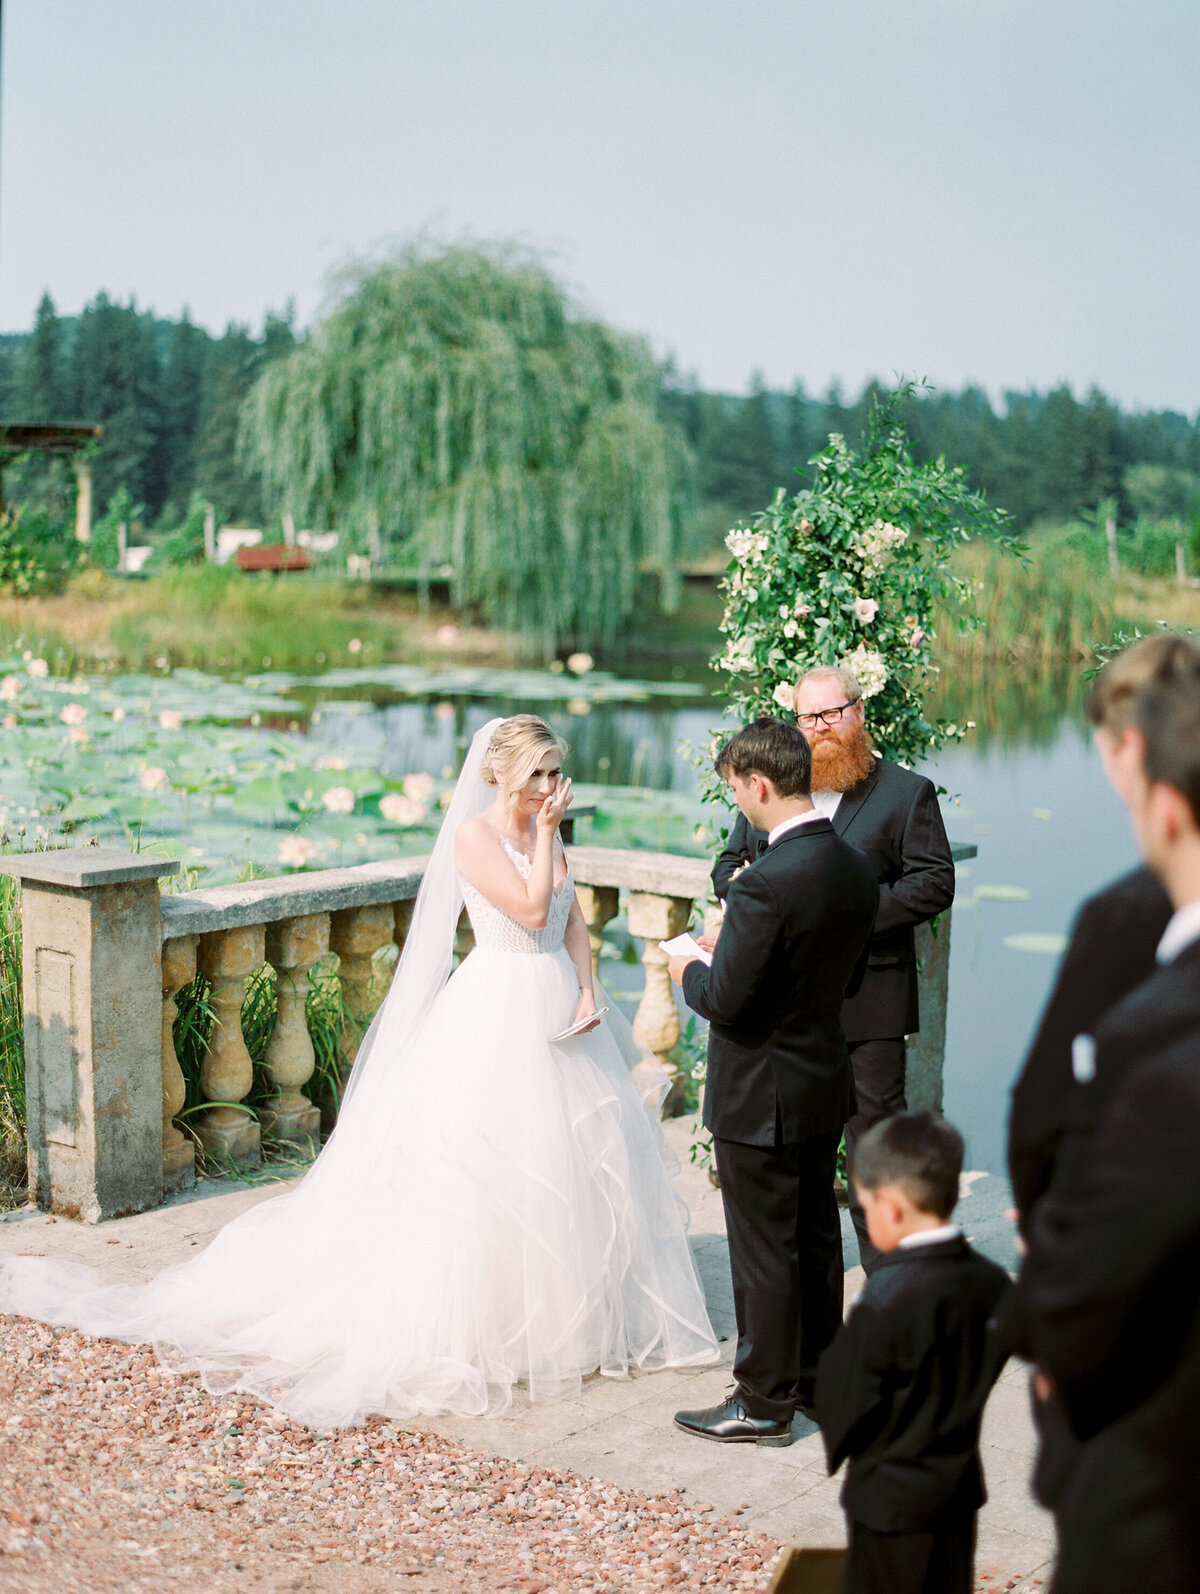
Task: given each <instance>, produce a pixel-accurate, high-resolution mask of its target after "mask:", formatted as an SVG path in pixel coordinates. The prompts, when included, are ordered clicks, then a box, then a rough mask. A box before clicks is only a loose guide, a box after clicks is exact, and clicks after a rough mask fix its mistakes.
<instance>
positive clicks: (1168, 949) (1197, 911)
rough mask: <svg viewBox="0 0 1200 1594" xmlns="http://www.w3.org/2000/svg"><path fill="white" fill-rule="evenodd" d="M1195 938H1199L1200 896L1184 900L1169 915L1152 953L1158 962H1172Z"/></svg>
mask: <svg viewBox="0 0 1200 1594" xmlns="http://www.w3.org/2000/svg"><path fill="white" fill-rule="evenodd" d="M1196 940H1200V897H1197V899H1196V900H1195V902H1185V903H1184V905H1183V907H1182V908H1177V909H1176V910H1175V912H1174V913H1173V914H1172V915H1171V920H1170V923H1169V924H1168V925H1167V927H1166V929H1165V930H1164V931H1163V934H1162V940H1161V941H1160V942H1159V943H1158V951H1157V952H1156V953H1155V954H1154V955H1155V957H1157V959H1158V961H1159V962H1160V963H1173V962H1174V961H1175V959H1176V958H1177V957H1178V956H1179V954H1180V953H1181V952H1182V951H1183V949H1184V948H1185V947H1189V946H1191V944H1192V942H1193V941H1196Z"/></svg>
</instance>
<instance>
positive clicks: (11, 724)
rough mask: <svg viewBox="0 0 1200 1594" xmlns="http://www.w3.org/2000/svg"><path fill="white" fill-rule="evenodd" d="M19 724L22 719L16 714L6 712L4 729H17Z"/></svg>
mask: <svg viewBox="0 0 1200 1594" xmlns="http://www.w3.org/2000/svg"><path fill="white" fill-rule="evenodd" d="M19 724H20V721H19V720H18V719H17V716H16V715H15V714H6V715H5V716H4V729H5V730H6V731H15V730H16V728H17V726H18V725H19Z"/></svg>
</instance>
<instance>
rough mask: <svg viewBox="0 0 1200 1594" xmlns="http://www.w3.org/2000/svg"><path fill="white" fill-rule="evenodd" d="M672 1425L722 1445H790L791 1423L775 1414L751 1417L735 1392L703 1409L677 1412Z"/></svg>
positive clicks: (699, 1437)
mask: <svg viewBox="0 0 1200 1594" xmlns="http://www.w3.org/2000/svg"><path fill="white" fill-rule="evenodd" d="M675 1423H676V1426H677V1427H679V1428H682V1429H683V1430H684V1432H685V1433H694V1434H695V1435H696V1437H697V1438H698V1439H715V1440H716V1442H717V1443H718V1444H722V1445H790V1444H791V1442H792V1424H791V1421H790V1419H789V1420H788V1421H786V1422H785V1421H783V1420H782V1419H781V1418H775V1417H751V1416H750V1414H749V1413H748V1412H747V1410H746V1408H745V1407H744V1406H743V1405H742V1403H741V1401H740V1400H739V1399H738V1398H737V1396H736V1395H731V1396H730V1397H729V1399H728V1400H727V1401H726V1402H725V1403H724V1405H721V1406H706V1407H705V1408H704V1410H703V1411H677V1412H676V1413H675Z"/></svg>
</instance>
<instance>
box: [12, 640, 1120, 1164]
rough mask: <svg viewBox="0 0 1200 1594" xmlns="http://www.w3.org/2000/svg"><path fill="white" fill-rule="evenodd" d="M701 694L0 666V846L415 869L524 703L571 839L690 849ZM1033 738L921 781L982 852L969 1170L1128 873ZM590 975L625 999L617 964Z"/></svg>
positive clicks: (373, 677)
mask: <svg viewBox="0 0 1200 1594" xmlns="http://www.w3.org/2000/svg"><path fill="white" fill-rule="evenodd" d="M708 693H709V686H708V684H707V683H706V682H704V681H703V680H697V681H686V680H668V681H651V680H638V681H630V680H617V679H615V678H613V677H611V676H608V675H605V674H604V673H602V672H599V671H595V670H591V669H588V670H586V671H584V672H582V673H580V674H579V675H578V676H572V675H571V674H570V673H569V672H565V671H564V672H562V673H558V674H555V673H551V672H549V671H498V670H483V669H472V670H463V669H452V670H442V671H438V672H436V673H434V672H429V671H422V670H419V669H415V668H413V667H410V666H386V665H385V666H380V667H376V668H365V667H364V668H362V669H339V670H334V671H328V672H325V673H324V674H322V675H319V676H304V677H301V676H295V675H279V674H274V675H270V674H268V675H259V676H253V677H247V678H246V679H244V680H240V681H229V680H222V679H219V678H216V677H212V676H206V675H202V674H200V673H198V672H194V671H183V670H178V671H175V672H173V673H168V672H163V673H161V674H156V675H147V674H125V675H109V676H100V677H89V678H86V679H81V678H76V679H73V680H63V679H56V678H55V677H53V676H51V675H50V674H49V672H48V671H45V670H44V669H43V668H42V667H41V664H40V661H39V660H37V659H34V658H32V657H19V658H13V659H9V660H7V661H4V660H0V710H2V711H3V716H4V728H3V733H2V734H0V831H2V832H4V833H6V836H7V840H8V845H10V846H14V847H27V846H30V845H33V844H35V842H36V841H37V840H38V838H39V836H41V837H45V836H55V835H57V833H58V832H59V831H60V829H61V828H62V827H63V826H64V825H65V826H66V827H68V828H69V829H70V830H71V831H72V839H74V840H76V841H78V840H82V839H84V838H86V837H91V836H95V837H97V838H98V839H100V840H102V841H105V842H106V843H108V844H112V845H118V846H132V847H135V848H141V849H143V850H145V849H151V848H152V849H153V850H156V851H161V852H164V853H166V854H168V855H169V856H173V857H177V858H179V859H180V860H181V861H182V862H183V863H184V865H185V868H186V871H187V872H186V874H185V876H184V877H183V880H182V882H181V883H182V884H183V885H185V886H186V885H195V884H217V883H220V882H222V881H227V880H230V879H234V878H237V877H245V876H246V875H247V874H248V873H250V872H257V873H260V874H261V873H272V874H273V873H278V872H281V871H282V870H284V869H300V868H305V867H312V868H320V867H327V866H331V865H336V864H350V863H358V862H363V861H366V860H368V859H372V858H381V857H388V856H395V855H396V854H397V853H399V854H404V855H411V854H415V853H420V852H424V851H427V850H428V848H429V846H430V844H431V840H432V837H433V835H434V833H435V831H436V827H437V822H438V817H439V802H440V800H441V798H442V797H443V795H444V794H445V793H446V792H447V791H448V790H449V789H450V787H451V785H452V782H453V776H454V772H455V770H456V769H457V766H458V762H459V759H460V758H461V753H462V749H463V748H464V747H465V745H466V743H467V742H468V741H469V739H470V737H471V735H472V734H473V733H474V731H475V730H476V729H478V727H479V726H480V725H482V724H483V723H485V722H486V720H487V719H488V718H490V717H491V716H492V715H494V714H498V713H499V714H506V713H512V712H515V711H517V710H520V709H529V710H532V711H534V712H538V713H542V714H544V715H545V716H546V717H547V718H549V719H550V720H551V721H552V722H553V723H554V724H555V726H556V727H557V728H558V729H559V730H560V731H561V732H562V733H563V734H564V735H565V736H566V738H567V740H568V742H569V743H570V747H571V751H570V754H569V758H568V767H569V769H570V771H571V773H572V774H573V775H574V776H575V778H576V780H577V782H578V783H579V785H578V790H579V796H580V799H581V801H584V802H588V803H594V804H595V805H596V809H597V812H596V817H595V819H594V820H592V821H589V822H585V823H584V825H582V826H581V827H580V833H579V836H578V839H579V840H583V841H594V842H596V843H597V844H601V845H610V846H633V847H648V848H655V849H664V850H674V851H685V852H689V853H692V854H695V855H708V854H710V853H711V852H712V851H713V849H714V847H715V845H716V838H717V832H718V828H719V826H720V824H721V823H722V822H723V821H724V817H725V816H724V814H723V813H717V812H713V811H711V810H707V809H705V808H704V807H703V806H702V804H701V803H700V802H699V800H698V798H697V796H696V777H695V771H694V768H693V766H692V762H691V755H690V748H691V746H704V745H707V743H708V740H709V737H710V735H711V732H712V729H713V727H714V725H715V724H717V723H718V722H719V720H720V704H719V703H717V702H714V701H713V700H712V699H711V698H710V696H709V695H708ZM1030 727H1031V720H1030V718H1029V717H1024V716H1022V714H1021V712H1020V700H1019V698H1014V699H1013V712H1012V715H1011V718H1010V719H1008V722H1007V724H1005V723H1003V722H1002V723H1000V724H999V725H997V724H994V723H993V724H992V725H991V726H990V728H989V733H988V736H987V738H986V740H984V738H982V737H981V738H980V740H979V742H978V743H976V744H975V745H972V744H971V743H969V742H968V743H965V744H961V745H959V746H956V747H953V748H950V749H947V750H946V751H945V752H943V754H942V755H941V756H940V758H939V759H938V761H937V762H936V764H934V765H932V766H930V768H929V771H928V772H929V773H930V774H931V775H932V776H933V777H934V778H935V779H937V780H938V781H939V783H940V784H941V785H942V786H944V787H945V788H946V790H947V792H948V793H950V794H952V795H951V796H949V797H948V798H947V799H946V802H945V810H946V818H947V828H948V830H949V832H950V835H951V837H952V839H954V840H960V841H971V842H974V843H975V844H976V845H977V846H978V848H979V856H978V857H977V858H976V859H974V860H973V861H972V862H971V863H969V864H965V865H962V866H960V881H959V895H958V900H957V902H956V907H955V915H954V924H953V940H952V951H951V970H950V1011H949V1018H948V1037H947V1063H946V1110H947V1113H948V1114H949V1116H950V1117H951V1118H952V1119H954V1121H955V1122H956V1123H958V1124H959V1126H960V1127H961V1128H962V1129H963V1131H964V1133H965V1134H966V1135H967V1137H968V1142H969V1165H970V1166H971V1167H973V1168H982V1169H987V1170H990V1171H999V1170H1001V1169H1002V1166H1003V1143H1004V1124H1005V1119H1006V1115H1007V1103H1008V1092H1009V1089H1010V1086H1011V1081H1012V1078H1013V1075H1014V1072H1015V1070H1016V1068H1017V1067H1018V1066H1019V1063H1020V1060H1021V1057H1022V1055H1023V1051H1024V1048H1025V1046H1026V1045H1027V1043H1028V1040H1029V1037H1030V1034H1031V1032H1032V1028H1033V1025H1034V1023H1035V1021H1036V1018H1037V1015H1038V1012H1039V1010H1040V1008H1041V1005H1042V1003H1043V1001H1044V999H1045V994H1046V991H1047V988H1048V985H1049V982H1050V980H1051V978H1052V975H1053V972H1054V967H1055V962H1056V956H1055V954H1056V952H1057V950H1058V948H1059V947H1060V945H1061V941H1062V936H1063V933H1064V932H1065V930H1066V929H1067V927H1068V925H1069V923H1070V919H1071V917H1072V914H1073V912H1074V909H1075V908H1076V906H1077V905H1078V903H1079V901H1080V900H1081V899H1082V898H1083V897H1084V896H1085V895H1087V894H1088V893H1089V892H1090V891H1092V890H1094V889H1095V888H1096V887H1097V886H1099V885H1100V884H1102V883H1103V882H1104V881H1106V880H1108V879H1110V878H1112V877H1113V876H1114V875H1115V874H1117V873H1119V872H1121V871H1122V870H1123V869H1125V868H1127V867H1128V866H1129V865H1130V864H1131V863H1132V862H1133V861H1134V858H1135V850H1134V846H1133V841H1132V837H1131V834H1130V831H1129V825H1128V820H1127V817H1126V815H1125V811H1124V809H1123V808H1122V807H1121V805H1120V804H1119V803H1118V801H1117V799H1116V798H1115V797H1114V796H1113V795H1112V793H1111V792H1110V791H1109V789H1108V787H1107V786H1106V785H1105V783H1104V781H1103V777H1102V775H1101V772H1100V768H1099V762H1098V760H1097V758H1096V757H1095V755H1094V753H1093V752H1092V751H1091V748H1090V743H1089V741H1088V738H1087V736H1086V734H1085V731H1084V728H1083V726H1082V724H1081V722H1080V720H1079V718H1078V716H1076V715H1064V716H1061V717H1059V718H1054V717H1053V716H1047V715H1046V714H1045V712H1044V711H1041V712H1040V716H1039V717H1038V719H1037V723H1036V726H1035V727H1034V733H1035V735H1036V740H1032V741H1031V740H1030V739H1029V737H1030ZM615 931H616V933H615V934H614V935H613V937H612V940H613V948H614V951H619V949H620V926H619V925H618V926H616V927H615ZM606 977H607V978H608V979H609V982H610V984H611V985H612V986H613V988H614V990H615V991H616V992H618V993H620V995H621V996H623V997H624V998H626V999H627V1000H628V999H630V998H631V997H634V996H635V995H636V986H637V983H638V979H639V970H638V968H637V967H636V965H631V964H624V965H617V966H615V967H610V968H609V969H608V970H607V971H606Z"/></svg>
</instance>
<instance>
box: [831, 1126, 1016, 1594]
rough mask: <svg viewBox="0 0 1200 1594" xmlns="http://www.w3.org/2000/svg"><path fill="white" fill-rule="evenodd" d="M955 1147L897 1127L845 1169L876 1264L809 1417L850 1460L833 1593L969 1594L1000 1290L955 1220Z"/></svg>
mask: <svg viewBox="0 0 1200 1594" xmlns="http://www.w3.org/2000/svg"><path fill="white" fill-rule="evenodd" d="M962 1159H963V1142H962V1136H961V1135H960V1134H959V1133H958V1131H957V1130H956V1129H955V1128H954V1127H953V1126H952V1125H950V1124H948V1123H946V1122H945V1121H944V1120H943V1119H940V1118H935V1117H934V1115H933V1114H932V1113H925V1112H921V1113H914V1112H904V1113H898V1114H896V1115H895V1116H893V1117H891V1118H887V1119H885V1120H884V1121H883V1122H882V1123H879V1124H876V1125H875V1126H874V1127H873V1128H872V1129H869V1130H868V1131H867V1133H866V1134H865V1135H864V1136H863V1138H862V1139H861V1140H860V1142H859V1144H858V1146H857V1148H856V1149H855V1154H854V1158H853V1161H852V1164H851V1170H850V1172H851V1177H852V1179H853V1180H854V1184H855V1187H856V1189H857V1191H858V1197H859V1200H860V1201H861V1203H862V1206H863V1211H864V1213H865V1215H866V1221H867V1224H868V1226H869V1229H870V1235H871V1239H872V1241H873V1242H874V1244H875V1245H877V1246H878V1247H879V1249H880V1251H881V1252H882V1253H883V1255H882V1260H881V1263H880V1266H879V1267H878V1268H877V1269H876V1270H875V1272H873V1273H872V1274H870V1276H869V1277H868V1279H867V1283H866V1287H865V1288H864V1290H863V1293H862V1295H861V1296H860V1297H859V1300H858V1302H857V1304H856V1305H855V1307H854V1309H853V1310H852V1312H851V1314H850V1317H849V1319H848V1320H847V1322H846V1324H845V1325H844V1327H843V1328H842V1330H841V1332H840V1333H839V1334H838V1336H837V1338H836V1339H835V1340H834V1342H833V1344H832V1345H831V1346H830V1347H829V1349H828V1350H827V1351H826V1353H825V1355H824V1356H823V1357H822V1359H821V1366H820V1370H819V1372H818V1375H817V1419H818V1421H819V1422H820V1424H821V1431H822V1433H823V1435H824V1438H825V1449H826V1453H827V1456H828V1460H829V1470H830V1472H834V1471H836V1469H837V1468H838V1467H839V1466H840V1465H841V1463H842V1461H843V1460H846V1459H847V1458H848V1459H849V1461H850V1466H849V1470H848V1472H847V1475H846V1483H845V1487H844V1488H843V1490H842V1504H843V1505H844V1506H845V1508H846V1516H847V1519H848V1522H849V1537H850V1548H849V1552H848V1554H847V1557H846V1571H845V1575H844V1581H843V1584H842V1589H843V1594H971V1589H972V1587H973V1585H974V1559H975V1518H976V1513H977V1512H978V1510H979V1507H980V1506H981V1505H982V1504H983V1502H984V1500H985V1499H986V1498H987V1495H986V1493H985V1491H984V1486H983V1473H982V1469H981V1468H980V1464H979V1424H980V1419H981V1417H982V1415H983V1406H984V1402H985V1401H986V1399H987V1396H988V1392H989V1391H990V1389H991V1387H992V1385H993V1384H994V1383H995V1381H996V1377H997V1375H998V1374H999V1372H1000V1368H1001V1366H1002V1364H1003V1356H1002V1354H1001V1353H1000V1352H999V1350H998V1349H997V1347H996V1343H995V1338H994V1335H993V1334H992V1332H991V1330H990V1328H989V1324H990V1323H991V1320H992V1318H993V1316H994V1315H995V1312H996V1308H997V1306H998V1305H999V1302H1000V1300H1001V1298H1002V1296H1003V1295H1004V1294H1005V1293H1006V1291H1007V1290H1008V1289H1009V1287H1010V1286H1009V1281H1008V1276H1007V1275H1006V1274H1005V1273H1004V1271H1003V1269H1001V1268H999V1267H997V1266H996V1265H995V1263H994V1262H989V1261H987V1260H986V1259H985V1258H984V1257H981V1256H977V1255H976V1254H975V1252H974V1251H972V1250H971V1247H970V1246H969V1245H968V1244H967V1242H966V1240H965V1239H964V1237H963V1234H962V1231H961V1229H959V1228H958V1226H957V1225H956V1224H954V1223H952V1222H951V1214H952V1213H953V1211H954V1206H955V1202H956V1201H957V1199H958V1177H959V1174H960V1173H961V1171H962Z"/></svg>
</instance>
